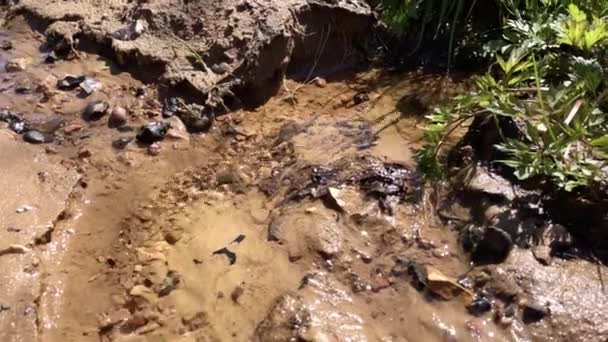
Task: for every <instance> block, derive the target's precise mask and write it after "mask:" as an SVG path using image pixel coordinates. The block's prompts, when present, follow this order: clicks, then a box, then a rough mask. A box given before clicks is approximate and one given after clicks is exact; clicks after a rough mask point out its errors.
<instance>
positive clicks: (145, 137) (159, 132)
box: [137, 121, 170, 144]
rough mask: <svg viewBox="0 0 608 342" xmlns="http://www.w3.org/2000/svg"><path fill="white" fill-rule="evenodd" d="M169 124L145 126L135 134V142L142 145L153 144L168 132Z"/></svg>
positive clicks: (149, 124)
mask: <svg viewBox="0 0 608 342" xmlns="http://www.w3.org/2000/svg"><path fill="white" fill-rule="evenodd" d="M169 127H170V126H169V124H168V123H166V122H159V121H155V122H150V123H147V124H145V125H144V126H142V127H141V129H140V130H139V133H137V141H139V142H141V143H143V144H153V143H155V142H157V141H161V140H163V139H164V138H165V135H166V134H167V131H168V130H169Z"/></svg>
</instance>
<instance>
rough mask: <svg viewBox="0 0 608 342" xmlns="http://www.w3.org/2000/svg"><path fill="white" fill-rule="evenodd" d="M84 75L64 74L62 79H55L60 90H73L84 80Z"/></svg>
mask: <svg viewBox="0 0 608 342" xmlns="http://www.w3.org/2000/svg"><path fill="white" fill-rule="evenodd" d="M85 79H86V77H84V76H76V75H65V76H64V77H63V78H62V79H60V80H59V81H57V88H59V89H60V90H73V89H76V87H78V86H79V85H80V83H82V82H84V80H85Z"/></svg>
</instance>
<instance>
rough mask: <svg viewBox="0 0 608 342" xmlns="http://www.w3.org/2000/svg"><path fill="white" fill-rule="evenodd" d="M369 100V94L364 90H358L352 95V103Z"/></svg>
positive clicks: (356, 103)
mask: <svg viewBox="0 0 608 342" xmlns="http://www.w3.org/2000/svg"><path fill="white" fill-rule="evenodd" d="M367 101H369V95H368V94H367V93H366V92H359V93H357V94H355V96H353V103H354V104H355V105H358V104H361V103H363V102H367Z"/></svg>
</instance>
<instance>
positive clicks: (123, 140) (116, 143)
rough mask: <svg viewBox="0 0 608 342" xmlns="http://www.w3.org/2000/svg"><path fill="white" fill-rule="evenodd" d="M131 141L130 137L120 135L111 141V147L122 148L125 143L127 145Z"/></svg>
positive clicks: (124, 146)
mask: <svg viewBox="0 0 608 342" xmlns="http://www.w3.org/2000/svg"><path fill="white" fill-rule="evenodd" d="M131 141H133V138H132V137H122V138H118V139H116V140H114V141H112V147H114V148H115V149H117V150H124V149H125V148H126V147H127V145H129V144H130V143H131Z"/></svg>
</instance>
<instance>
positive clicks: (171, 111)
mask: <svg viewBox="0 0 608 342" xmlns="http://www.w3.org/2000/svg"><path fill="white" fill-rule="evenodd" d="M178 109H179V100H178V99H177V97H168V98H166V99H165V101H164V103H163V113H162V115H163V118H169V117H172V116H173V115H175V113H177V110H178Z"/></svg>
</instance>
